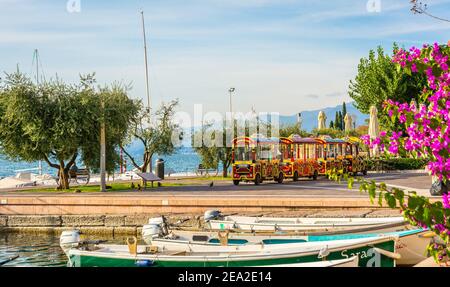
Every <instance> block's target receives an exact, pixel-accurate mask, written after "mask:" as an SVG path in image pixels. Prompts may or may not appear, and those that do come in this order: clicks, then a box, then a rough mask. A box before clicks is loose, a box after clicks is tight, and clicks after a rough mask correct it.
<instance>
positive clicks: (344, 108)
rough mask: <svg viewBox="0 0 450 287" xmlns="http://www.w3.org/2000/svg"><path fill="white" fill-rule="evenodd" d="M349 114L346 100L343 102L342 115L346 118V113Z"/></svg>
mask: <svg viewBox="0 0 450 287" xmlns="http://www.w3.org/2000/svg"><path fill="white" fill-rule="evenodd" d="M346 114H347V106H346V105H345V102H343V103H342V116H343V117H344V118H345V115H346Z"/></svg>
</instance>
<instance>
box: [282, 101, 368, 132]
mask: <svg viewBox="0 0 450 287" xmlns="http://www.w3.org/2000/svg"><path fill="white" fill-rule="evenodd" d="M345 105H346V106H347V113H349V114H350V115H352V116H353V115H354V116H356V126H359V125H364V124H365V120H366V119H368V118H369V115H366V114H363V113H361V112H360V111H358V109H356V107H355V106H354V105H353V102H349V103H345ZM320 111H324V112H325V115H326V116H327V126H329V124H330V121H333V122H334V118H335V114H336V111H342V105H338V106H335V107H328V108H323V109H320V110H313V111H302V112H301V113H302V119H303V121H302V128H303V129H304V130H306V131H311V130H313V129H314V128H317V117H318V116H319V112H320ZM295 123H297V115H292V116H281V115H280V124H281V125H291V124H295Z"/></svg>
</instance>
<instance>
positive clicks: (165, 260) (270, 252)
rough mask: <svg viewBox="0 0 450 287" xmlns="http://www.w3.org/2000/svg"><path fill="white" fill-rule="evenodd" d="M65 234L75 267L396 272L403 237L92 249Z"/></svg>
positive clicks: (63, 243)
mask: <svg viewBox="0 0 450 287" xmlns="http://www.w3.org/2000/svg"><path fill="white" fill-rule="evenodd" d="M70 233H71V232H67V231H65V232H63V234H62V235H61V247H62V248H63V250H64V251H65V253H66V254H67V256H68V258H69V265H70V266H117V267H119V266H123V267H124V266H129V267H132V266H155V267H158V266H161V267H166V266H178V267H195V266H197V267H209V266H211V267H214V266H215V267H218V266H222V267H239V266H263V265H279V264H292V263H315V262H319V261H324V260H330V261H332V260H341V259H349V258H351V257H354V256H358V257H359V260H358V266H361V267H378V266H382V267H395V264H396V263H395V259H396V258H399V256H400V255H399V254H397V253H396V249H395V242H396V241H397V240H398V237H395V236H380V237H373V238H372V237H371V238H357V239H348V240H334V241H323V242H308V243H292V244H289V246H287V244H284V245H278V246H264V245H263V246H261V245H260V246H257V245H244V246H232V245H229V246H219V247H220V248H217V246H210V245H196V244H194V245H184V247H183V248H180V246H179V245H176V246H175V245H171V243H170V242H169V243H167V244H166V245H164V246H146V245H140V246H137V244H136V242H137V240H136V239H135V238H134V240H133V242H134V243H133V244H128V246H127V245H109V244H91V245H86V244H83V243H82V242H81V241H79V235H78V236H77V235H73V234H75V233H74V232H72V234H70Z"/></svg>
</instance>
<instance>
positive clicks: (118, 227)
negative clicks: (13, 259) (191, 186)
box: [0, 208, 400, 237]
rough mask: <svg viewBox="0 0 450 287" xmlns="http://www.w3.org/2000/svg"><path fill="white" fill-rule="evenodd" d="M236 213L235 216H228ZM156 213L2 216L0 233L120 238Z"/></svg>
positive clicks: (195, 220) (381, 212) (387, 212)
mask: <svg viewBox="0 0 450 287" xmlns="http://www.w3.org/2000/svg"><path fill="white" fill-rule="evenodd" d="M229 214H236V213H229ZM239 214H240V215H248V216H262V215H265V216H278V217H323V218H326V217H385V216H400V214H399V212H398V211H396V210H392V209H383V208H377V209H350V210H343V209H306V210H301V211H284V212H243V213H242V212H240V213H239ZM160 215H161V213H157V214H138V215H95V214H94V215H0V232H28V233H50V234H57V235H59V234H60V233H61V232H62V231H63V230H71V229H79V230H80V231H81V232H82V233H84V234H91V235H102V236H113V237H114V236H120V235H135V236H139V235H140V234H141V230H142V226H143V225H144V224H146V223H147V222H148V220H149V218H151V217H158V216H160ZM202 215H203V214H202V213H185V214H170V215H168V216H166V218H167V220H168V222H169V224H172V225H176V226H179V227H183V228H186V229H201V228H202V227H203V224H204V223H203V218H202Z"/></svg>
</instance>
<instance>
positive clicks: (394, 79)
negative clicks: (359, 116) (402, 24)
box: [349, 45, 427, 130]
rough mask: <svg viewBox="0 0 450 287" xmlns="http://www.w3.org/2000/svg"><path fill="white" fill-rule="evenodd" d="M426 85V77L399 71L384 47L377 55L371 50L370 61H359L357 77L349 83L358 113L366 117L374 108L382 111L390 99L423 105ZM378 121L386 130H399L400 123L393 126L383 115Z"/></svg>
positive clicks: (379, 48)
mask: <svg viewBox="0 0 450 287" xmlns="http://www.w3.org/2000/svg"><path fill="white" fill-rule="evenodd" d="M397 49H398V47H397V45H394V47H393V51H394V52H395V51H396V50H397ZM426 85H427V81H426V78H425V76H424V75H422V74H418V73H414V74H411V73H406V72H404V71H403V70H401V69H398V68H397V66H396V64H395V63H393V62H392V59H391V57H390V56H389V55H387V54H385V53H384V50H383V48H382V47H378V48H377V51H376V52H375V51H373V50H370V52H369V57H368V58H362V59H361V60H360V63H359V65H358V74H357V75H356V77H355V79H354V80H351V81H350V85H349V96H350V97H351V98H352V99H353V100H354V101H355V106H356V107H357V108H358V110H360V111H361V112H363V113H366V114H367V113H369V108H370V106H372V105H375V106H376V107H377V109H378V111H382V110H383V107H382V105H383V102H384V101H385V100H387V99H392V100H394V101H399V102H410V101H411V100H412V99H415V100H416V102H417V103H421V102H422V101H421V99H420V97H419V95H420V94H421V91H422V90H423V88H424V87H426ZM379 121H380V125H381V126H382V127H383V128H384V129H386V130H393V128H395V127H398V123H397V122H394V123H392V121H391V120H390V119H389V117H388V115H387V114H384V113H379Z"/></svg>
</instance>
